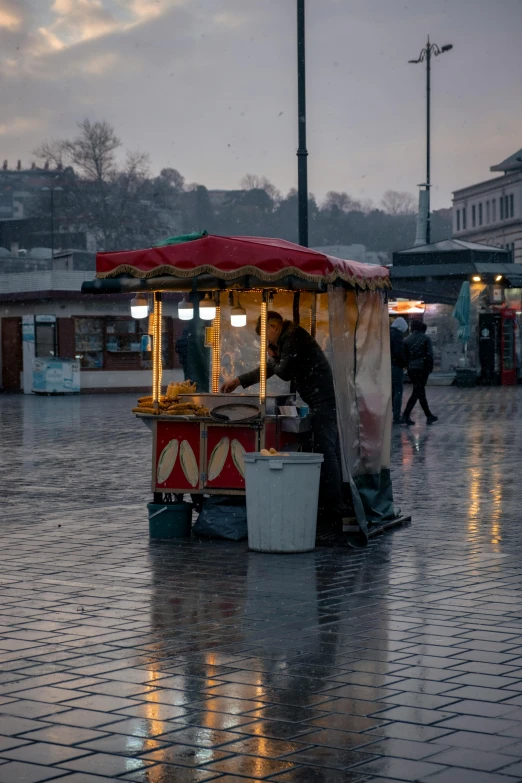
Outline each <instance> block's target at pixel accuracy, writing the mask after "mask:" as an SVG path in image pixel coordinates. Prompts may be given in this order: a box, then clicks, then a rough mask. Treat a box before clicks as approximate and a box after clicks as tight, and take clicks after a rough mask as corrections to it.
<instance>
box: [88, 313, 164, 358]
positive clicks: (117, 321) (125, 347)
mask: <svg viewBox="0 0 522 783" xmlns="http://www.w3.org/2000/svg"><path fill="white" fill-rule="evenodd" d="M74 321H75V355H76V356H77V357H78V358H79V359H80V363H81V367H82V368H83V369H86V370H101V369H105V370H110V371H112V370H116V371H118V370H123V371H125V370H140V369H150V368H151V367H152V355H151V354H150V353H148V352H144V351H143V345H142V337H143V336H144V335H146V334H148V326H149V324H148V318H143V319H139V320H138V319H135V318H130V317H129V318H127V317H120V318H118V317H116V318H75V319H74ZM172 343H173V339H172V318H163V324H162V354H163V367H164V369H172V366H173V354H174V349H173V344H172Z"/></svg>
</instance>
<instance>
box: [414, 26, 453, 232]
mask: <svg viewBox="0 0 522 783" xmlns="http://www.w3.org/2000/svg"><path fill="white" fill-rule="evenodd" d="M450 49H453V45H452V44H446V45H445V46H437V44H434V43H430V37H429V36H428V41H427V43H426V46H425V47H424V49H422V51H421V53H420V54H419V57H418V59H417V60H408V62H409V63H414V64H417V63H423V62H424V61H426V191H427V193H428V197H427V202H428V204H427V206H428V214H427V221H426V244H427V245H429V244H430V242H431V205H430V189H431V165H430V156H431V139H430V124H431V116H430V113H431V57H432V55H435V57H438V56H439V54H443V52H449V50H450Z"/></svg>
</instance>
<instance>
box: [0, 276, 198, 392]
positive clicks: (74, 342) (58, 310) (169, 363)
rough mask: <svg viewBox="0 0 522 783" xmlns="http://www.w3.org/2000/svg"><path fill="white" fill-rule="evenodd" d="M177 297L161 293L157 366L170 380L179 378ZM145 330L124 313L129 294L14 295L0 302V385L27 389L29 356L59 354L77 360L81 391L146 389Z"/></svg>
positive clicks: (30, 370) (38, 357) (148, 363)
mask: <svg viewBox="0 0 522 783" xmlns="http://www.w3.org/2000/svg"><path fill="white" fill-rule="evenodd" d="M178 298H179V297H177V296H176V295H172V296H171V298H170V299H169V298H168V297H167V298H166V301H165V307H164V316H163V319H162V338H163V339H162V346H163V349H162V353H163V357H162V358H163V366H164V369H165V377H166V378H168V379H169V380H171V381H179V380H183V373H182V370H181V366H180V362H179V358H178V354H177V353H176V350H175V345H176V341H177V339H178V338H179V336H180V335H181V331H182V326H181V325H180V322H179V320H178V319H177V318H176V317H175V315H176V314H177V299H178ZM93 304H94V305H95V306H94V307H93ZM146 333H147V324H146V322H145V323H144V322H143V321H138V320H136V319H134V318H132V317H131V315H130V309H129V297H125V296H123V297H122V296H119V297H112V298H111V297H108V298H104V299H101V300H99V301H96V302H94V303H93V302H92V301H88V302H85V301H84V300H83V298H82V297H81V296H80V295H79V294H77V293H75V292H74V293H72V292H71V293H70V294H69V295H67V294H66V293H64V292H57V294H56V295H54V296H51V295H49V294H47V296H46V297H45V299H44V298H42V299H38V300H36V301H35V298H34V296H33V295H30V294H29V295H25V296H24V295H23V294H19V295H17V297H16V300H15V301H10V302H9V303H6V302H0V336H1V340H0V344H1V354H0V368H1V377H0V389H1V391H4V392H22V391H23V392H25V393H32V391H33V385H34V384H33V380H34V378H33V376H34V369H35V360H41V362H43V361H46V360H50V359H56V358H60V359H64V360H75V362H77V363H78V365H79V370H80V381H79V385H80V391H81V392H83V393H103V392H126V391H129V392H130V391H132V392H134V391H138V392H139V391H142V390H146V389H148V387H149V378H150V372H151V367H152V358H151V355H150V352H147V351H144V350H143V343H142V337H143V336H144V335H145V334H146Z"/></svg>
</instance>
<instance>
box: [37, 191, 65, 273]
mask: <svg viewBox="0 0 522 783" xmlns="http://www.w3.org/2000/svg"><path fill="white" fill-rule="evenodd" d="M42 190H43V191H45V192H47V191H48V192H49V195H50V198H51V258H54V193H55V191H57V190H58V191H63V188H60V187H57V188H42Z"/></svg>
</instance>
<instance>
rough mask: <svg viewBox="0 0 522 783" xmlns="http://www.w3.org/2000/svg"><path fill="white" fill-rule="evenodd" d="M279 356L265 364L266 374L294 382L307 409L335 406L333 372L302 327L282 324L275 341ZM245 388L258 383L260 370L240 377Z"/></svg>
mask: <svg viewBox="0 0 522 783" xmlns="http://www.w3.org/2000/svg"><path fill="white" fill-rule="evenodd" d="M277 347H278V351H279V353H278V356H277V357H276V358H274V359H269V361H268V362H267V368H266V375H267V378H271V377H272V376H273V375H277V377H278V378H281V379H282V380H283V381H293V382H294V384H295V388H296V390H297V392H298V393H299V394H300V396H301V398H302V399H303V401H304V402H306V404H307V405H309V406H310V408H312V409H313V408H318V407H322V406H326V405H332V406H334V405H335V392H334V384H333V376H332V369H331V367H330V365H329V364H328V360H327V358H326V356H325V355H324V353H323V351H322V350H321V348H320V347H319V345H318V344H317V343H316V341H315V340H314V338H313V337H312V336H311V335H310V334H308V332H307V331H306V330H305V329H303V328H302V327H301V326H297V325H296V324H294V323H292V321H285V322H284V324H283V329H282V332H281V335H280V337H279V342H278V346H277ZM239 382H240V383H241V386H242V387H243V388H244V389H246V388H248V386H252V385H253V384H254V383H259V367H258V368H257V369H256V370H252V371H251V372H247V373H245V374H244V375H240V376H239Z"/></svg>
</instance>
